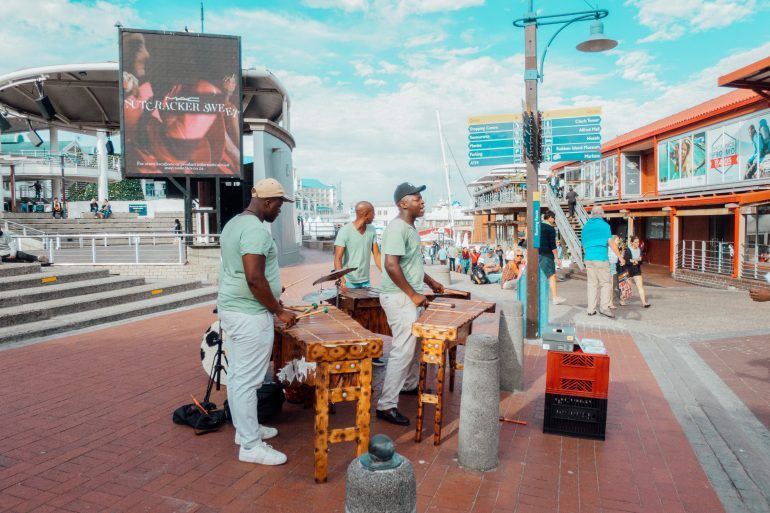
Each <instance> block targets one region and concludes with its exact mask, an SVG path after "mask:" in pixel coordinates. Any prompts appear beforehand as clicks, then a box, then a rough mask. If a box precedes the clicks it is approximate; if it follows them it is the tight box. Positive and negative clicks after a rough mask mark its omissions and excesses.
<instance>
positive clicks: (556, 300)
mask: <svg viewBox="0 0 770 513" xmlns="http://www.w3.org/2000/svg"><path fill="white" fill-rule="evenodd" d="M565 301H566V299H564V298H563V297H560V296H555V297H554V298H553V304H555V305H560V304H562V303H563V302H565Z"/></svg>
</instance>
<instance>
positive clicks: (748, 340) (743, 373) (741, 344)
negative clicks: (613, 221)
mask: <svg viewBox="0 0 770 513" xmlns="http://www.w3.org/2000/svg"><path fill="white" fill-rule="evenodd" d="M692 346H693V348H694V349H695V350H696V351H697V352H698V354H699V355H700V357H701V358H703V360H704V361H705V362H706V363H708V364H709V366H710V367H711V368H712V369H713V370H714V372H716V373H717V375H718V376H719V377H720V378H721V379H722V381H724V382H725V384H726V385H728V386H729V387H730V389H731V390H732V391H733V392H735V394H736V395H737V396H738V397H740V398H741V400H742V401H743V403H744V404H745V405H746V406H747V407H748V408H749V409H750V410H751V412H752V413H753V414H754V415H755V416H756V417H757V419H759V420H760V421H761V422H762V423H763V424H764V425H765V427H766V428H768V429H770V395H768V393H769V392H770V356H768V354H769V353H768V351H770V336H766V335H761V336H755V337H740V338H730V339H724V340H715V341H711V342H702V343H693V344H692Z"/></svg>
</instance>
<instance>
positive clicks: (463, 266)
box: [460, 247, 471, 274]
mask: <svg viewBox="0 0 770 513" xmlns="http://www.w3.org/2000/svg"><path fill="white" fill-rule="evenodd" d="M470 268H471V252H470V250H469V249H468V248H467V247H466V248H463V250H462V251H461V252H460V272H461V273H463V274H468V270H469V269H470Z"/></svg>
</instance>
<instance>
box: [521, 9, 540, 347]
mask: <svg viewBox="0 0 770 513" xmlns="http://www.w3.org/2000/svg"><path fill="white" fill-rule="evenodd" d="M533 13H534V9H533V6H532V0H530V2H529V13H528V16H533ZM537 80H538V72H537V23H536V22H531V23H530V24H528V25H527V26H526V27H525V28H524V88H525V109H526V110H527V112H529V113H530V114H531V115H534V116H535V120H537ZM533 131H534V132H537V130H533ZM532 144H539V140H536V138H535V137H534V134H533V137H532ZM524 153H525V154H526V153H527V152H526V151H525V152H524ZM525 160H526V164H527V315H526V319H527V329H526V335H527V338H528V339H536V338H537V337H538V330H539V326H540V297H539V296H540V294H539V293H540V289H539V285H540V283H539V281H540V280H539V278H540V276H539V273H540V265H539V254H538V248H536V247H535V244H534V243H535V223H538V222H540V219H539V218H540V216H539V215H538V214H539V213H538V212H535V201H536V200H539V196H540V191H539V189H538V185H537V168H538V163H537V162H533V161H531V160H530V159H529V158H526V159H525Z"/></svg>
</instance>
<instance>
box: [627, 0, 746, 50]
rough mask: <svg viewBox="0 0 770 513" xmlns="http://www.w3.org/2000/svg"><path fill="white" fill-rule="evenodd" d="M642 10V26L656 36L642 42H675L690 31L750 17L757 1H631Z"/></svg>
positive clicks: (723, 24) (697, 30)
mask: <svg viewBox="0 0 770 513" xmlns="http://www.w3.org/2000/svg"><path fill="white" fill-rule="evenodd" d="M626 3H627V4H630V5H633V6H634V7H636V8H638V9H639V14H638V16H637V18H638V19H639V23H641V24H642V25H644V26H645V27H648V28H649V29H651V30H652V33H651V34H650V35H649V36H647V37H645V38H642V39H640V40H639V42H642V43H644V42H651V41H671V40H675V39H678V38H680V37H681V36H683V35H684V34H685V33H687V32H701V31H704V30H708V29H713V28H724V27H727V26H729V25H732V24H733V23H736V22H738V21H741V20H743V19H745V18H748V17H749V16H751V15H752V14H754V13H755V12H756V10H757V2H756V0H628V1H627V2H626Z"/></svg>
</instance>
